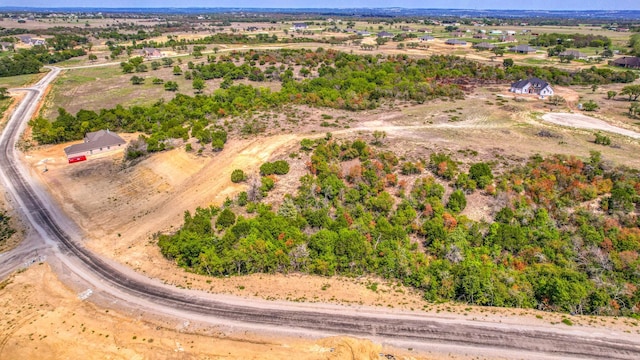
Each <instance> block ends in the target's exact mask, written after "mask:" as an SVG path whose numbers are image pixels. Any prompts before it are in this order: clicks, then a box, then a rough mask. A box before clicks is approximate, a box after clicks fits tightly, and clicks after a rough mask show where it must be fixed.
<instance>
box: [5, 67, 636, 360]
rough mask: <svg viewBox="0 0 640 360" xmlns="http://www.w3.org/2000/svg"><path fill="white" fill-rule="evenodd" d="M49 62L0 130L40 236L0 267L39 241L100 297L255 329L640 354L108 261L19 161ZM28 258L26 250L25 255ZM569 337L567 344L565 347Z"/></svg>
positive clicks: (514, 352)
mask: <svg viewBox="0 0 640 360" xmlns="http://www.w3.org/2000/svg"><path fill="white" fill-rule="evenodd" d="M59 71H60V70H59V69H55V68H54V69H52V71H51V73H50V74H48V75H47V76H45V78H43V80H41V81H40V82H39V83H38V84H37V85H36V86H34V87H33V88H30V89H24V90H25V91H28V92H29V93H28V95H27V96H26V97H25V99H24V100H23V102H22V103H21V104H20V105H19V106H18V107H17V109H16V111H15V113H14V114H13V115H12V117H11V119H10V121H9V123H8V124H7V126H6V128H5V131H4V132H3V134H2V136H1V137H0V151H1V153H2V156H0V166H1V167H2V175H1V176H0V178H2V180H3V182H4V185H5V186H6V188H7V189H8V191H9V192H10V193H11V194H12V196H13V197H14V198H15V200H16V201H17V203H18V204H19V205H20V207H21V209H20V210H21V211H22V213H23V215H24V216H25V217H26V218H27V219H28V220H29V222H30V223H31V224H32V226H33V227H34V229H35V230H36V231H37V233H38V235H39V237H31V238H30V239H29V240H25V242H24V243H23V244H22V245H21V246H20V247H19V248H17V249H15V250H14V251H12V252H9V253H7V254H3V255H2V256H0V262H1V265H0V274H4V273H6V272H7V271H8V270H9V269H10V268H12V267H13V268H15V267H17V266H20V265H21V264H22V263H24V261H25V260H28V258H29V256H32V255H31V253H32V252H33V249H35V248H40V249H46V250H41V251H42V252H41V254H44V255H46V256H47V261H49V262H51V263H52V264H54V266H53V267H54V269H56V270H57V271H58V272H59V275H60V276H64V277H65V278H68V277H69V276H70V275H69V274H72V275H73V276H75V277H77V278H80V279H82V281H83V282H85V283H88V284H90V286H91V287H92V288H93V290H94V292H99V293H100V294H101V296H103V297H105V298H110V299H113V300H118V301H120V302H121V303H124V304H123V305H122V306H127V307H131V308H133V309H144V310H146V311H149V312H152V313H160V314H164V315H167V316H171V317H175V318H179V319H193V320H194V321H200V322H206V323H210V324H234V325H236V326H243V327H253V328H263V329H264V328H277V329H279V330H280V329H281V330H282V331H286V330H287V329H288V330H289V331H295V332H301V331H304V332H306V333H311V334H316V335H317V334H323V335H328V334H336V333H338V334H352V335H358V336H366V337H369V338H373V339H375V340H382V341H384V342H386V343H390V344H402V346H408V347H413V348H416V349H430V348H443V347H444V348H447V349H460V348H462V349H466V351H473V352H475V353H485V354H487V353H488V354H491V355H493V356H508V357H520V358H521V357H528V358H567V357H579V358H608V359H631V358H640V340H639V339H638V338H637V337H634V336H632V335H630V334H629V335H628V334H623V333H613V332H605V333H597V332H590V333H589V332H584V331H580V330H575V331H572V330H571V329H566V328H553V327H544V328H543V327H539V326H530V325H526V324H523V325H521V326H518V327H517V328H516V327H514V326H512V325H506V324H505V325H502V324H483V323H481V322H477V321H470V320H461V319H447V318H427V317H425V316H423V315H421V314H420V313H414V312H401V311H389V310H387V311H385V310H383V311H380V310H377V309H370V308H364V307H362V308H354V307H344V306H334V305H324V304H295V303H280V302H266V301H259V300H247V299H240V298H234V297H229V296H222V295H212V294H207V293H203V292H198V291H188V290H183V289H177V288H174V287H171V286H167V285H163V284H160V283H159V282H158V281H156V280H154V279H148V278H145V277H144V276H142V275H140V274H137V273H135V272H133V271H132V270H131V269H128V268H126V267H124V266H122V265H120V264H117V263H113V262H110V261H107V260H104V259H102V258H100V257H99V256H97V255H96V254H94V253H92V252H90V251H89V250H87V249H86V248H85V247H84V246H83V245H82V244H81V240H82V238H81V236H80V235H79V233H78V232H77V230H75V227H74V226H73V225H74V224H73V222H72V221H71V220H69V219H66V217H65V215H64V214H63V213H62V211H61V210H60V209H58V208H57V207H56V205H55V203H54V202H53V201H51V199H50V198H49V196H48V194H47V193H46V192H45V191H44V190H42V189H40V188H39V187H38V186H37V184H36V183H34V182H32V181H31V178H30V176H29V175H28V171H26V169H25V168H24V167H23V165H22V164H21V163H20V161H18V160H17V159H18V154H17V152H16V150H15V142H16V140H17V139H18V137H19V135H20V133H21V132H22V129H23V128H24V126H25V125H26V122H27V121H28V119H29V118H30V117H31V115H32V114H33V112H34V111H35V109H36V107H37V105H38V102H39V100H40V98H41V97H42V94H43V90H44V88H45V87H46V86H47V85H48V84H49V83H50V81H51V80H53V78H55V76H56V75H57V74H58V72H59ZM24 257H26V258H24ZM567 344H571V346H567Z"/></svg>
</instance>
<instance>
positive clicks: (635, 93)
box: [620, 85, 640, 101]
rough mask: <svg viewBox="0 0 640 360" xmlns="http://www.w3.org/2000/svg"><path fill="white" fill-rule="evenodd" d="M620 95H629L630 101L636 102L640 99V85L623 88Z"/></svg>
mask: <svg viewBox="0 0 640 360" xmlns="http://www.w3.org/2000/svg"><path fill="white" fill-rule="evenodd" d="M620 95H629V101H636V100H638V97H640V85H627V86H625V87H623V88H622V91H621V92H620Z"/></svg>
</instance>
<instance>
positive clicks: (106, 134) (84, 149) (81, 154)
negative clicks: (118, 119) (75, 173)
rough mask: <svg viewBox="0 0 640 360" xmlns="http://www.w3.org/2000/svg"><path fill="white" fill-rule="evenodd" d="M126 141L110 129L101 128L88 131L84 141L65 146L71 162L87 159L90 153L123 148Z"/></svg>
mask: <svg viewBox="0 0 640 360" xmlns="http://www.w3.org/2000/svg"><path fill="white" fill-rule="evenodd" d="M126 143H127V142H126V141H124V140H123V139H122V138H121V137H120V136H118V134H116V133H114V132H112V131H109V130H100V131H96V132H90V133H87V134H86V135H85V137H84V142H83V143H81V144H74V145H71V146H68V147H66V148H64V152H65V154H66V155H67V159H68V160H69V162H70V163H71V162H76V161H78V159H82V158H84V159H82V160H85V159H86V157H87V156H88V155H94V154H99V153H104V152H108V151H113V150H118V149H123V148H124V145H126Z"/></svg>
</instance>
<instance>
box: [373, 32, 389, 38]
mask: <svg viewBox="0 0 640 360" xmlns="http://www.w3.org/2000/svg"><path fill="white" fill-rule="evenodd" d="M377 35H378V37H379V38H392V37H393V34H392V33H390V32H387V31H380V32H379V33H378V34H377Z"/></svg>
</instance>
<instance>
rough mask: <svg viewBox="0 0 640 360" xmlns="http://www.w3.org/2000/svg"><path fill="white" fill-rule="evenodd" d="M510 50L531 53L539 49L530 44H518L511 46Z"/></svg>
mask: <svg viewBox="0 0 640 360" xmlns="http://www.w3.org/2000/svg"><path fill="white" fill-rule="evenodd" d="M509 51H511V52H514V53H518V54H530V53H534V52H536V51H537V49H536V48H534V47H531V46H529V45H518V46H513V47H510V48H509Z"/></svg>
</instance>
